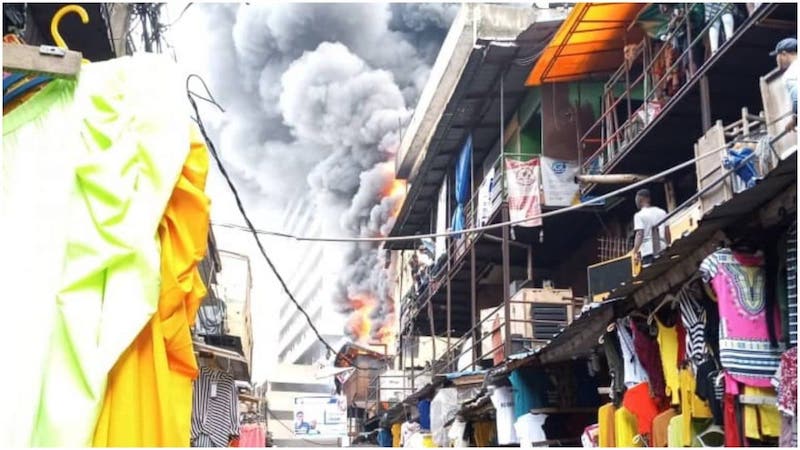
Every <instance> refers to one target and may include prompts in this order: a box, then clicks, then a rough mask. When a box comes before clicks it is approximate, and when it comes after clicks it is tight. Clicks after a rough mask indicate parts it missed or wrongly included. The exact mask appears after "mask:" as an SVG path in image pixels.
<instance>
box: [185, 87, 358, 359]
mask: <svg viewBox="0 0 800 450" xmlns="http://www.w3.org/2000/svg"><path fill="white" fill-rule="evenodd" d="M193 77H196V78H199V79H200V80H201V81H202V78H201V77H200V76H199V75H197V74H191V75H189V76H188V77H187V78H186V97H187V98H188V99H189V103H190V104H191V105H192V109H193V110H194V113H195V116H196V117H194V118H193V120H194V121H195V122H196V123H197V125H198V127H199V129H200V133H201V134H202V135H203V139H204V140H205V142H206V145H207V146H208V149H209V151H210V152H211V155H212V156H213V157H214V160H215V161H216V163H217V168H218V169H219V171H220V173H221V174H222V176H223V177H224V178H225V181H226V182H227V184H228V188H230V190H231V193H233V196H234V199H235V200H236V206H237V208H238V209H239V213H240V214H241V215H242V218H243V219H244V221H245V222H246V223H247V226H248V227H249V229H250V232H251V234H252V235H253V238H254V239H255V241H256V245H257V246H258V249H259V251H260V252H261V256H263V257H264V260H265V261H266V262H267V265H268V266H269V268H270V269H271V270H272V273H273V274H274V275H275V278H277V279H278V282H279V283H280V285H281V287H282V288H283V291H284V292H285V293H286V295H287V296H288V297H289V300H291V301H292V303H294V305H295V307H297V309H298V310H299V311H300V313H301V314H302V315H303V316H304V317H305V319H306V322H307V323H308V326H309V327H311V331H313V332H314V334H315V335H316V337H317V339H318V340H319V341H320V342H321V343H322V345H324V346H325V348H326V349H327V350H328V351H330V352H331V353H333V354H336V355H338V354H339V352H338V351H336V350H335V349H334V348H333V346H331V345H330V344H329V343H328V341H326V340H325V338H323V337H322V334H320V332H319V330H318V329H317V327H316V325H314V322H313V321H312V320H311V317H310V316H309V315H308V312H306V310H305V309H304V308H303V307H302V306H301V305H300V303H298V301H297V299H296V298H295V297H294V295H293V294H292V292H291V290H290V289H289V286H287V285H286V281H284V279H283V277H282V276H281V274H280V273H279V272H278V269H277V268H276V267H275V264H273V262H272V260H271V259H270V257H269V256H268V255H267V251H266V249H264V245H263V244H262V243H261V239H259V237H258V233H257V232H256V229H255V227H254V226H253V223H252V222H251V221H250V217H249V216H248V215H247V212H246V211H245V208H244V205H243V204H242V199H241V197H240V196H239V191H238V190H237V189H236V186H234V184H233V180H231V177H230V176H229V175H228V171H227V170H226V169H225V166H224V165H223V164H222V160H221V159H220V157H219V154H218V153H217V149H216V147H215V146H214V143H213V142H212V141H211V138H209V137H208V133H207V132H206V129H205V126H204V124H203V120H202V118H201V117H200V111H199V109H198V107H197V102H196V101H195V96H197V94H195V93H194V92H192V91H191V90H190V89H189V81H190V80H191V79H192V78H193ZM203 85H204V86H206V85H205V82H203ZM206 89H207V86H206ZM210 94H211V92H210V91H209V96H210V97H211V98H213V96H212V95H210ZM220 108H221V107H220ZM341 357H342V359H344V360H345V361H346V362H347V363H349V364H350V365H351V366H352V367H355V368H356V369H360V370H371V368H370V367H361V366H358V365H357V364H356V362H355V361H353V360H352V359H350V357H349V356H347V355H341Z"/></svg>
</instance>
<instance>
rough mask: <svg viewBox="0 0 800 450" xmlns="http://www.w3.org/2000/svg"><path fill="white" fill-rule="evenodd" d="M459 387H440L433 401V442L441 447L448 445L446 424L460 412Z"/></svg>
mask: <svg viewBox="0 0 800 450" xmlns="http://www.w3.org/2000/svg"><path fill="white" fill-rule="evenodd" d="M458 407H459V403H458V389H456V388H444V389H440V390H439V392H438V393H437V394H436V396H435V397H434V398H433V401H432V402H431V434H432V436H433V442H434V443H435V444H436V445H437V446H439V447H447V446H448V444H449V443H448V437H447V429H445V424H446V423H447V422H449V421H450V420H451V419H453V418H454V417H455V416H456V413H457V412H458Z"/></svg>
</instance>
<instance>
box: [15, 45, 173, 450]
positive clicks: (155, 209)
mask: <svg viewBox="0 0 800 450" xmlns="http://www.w3.org/2000/svg"><path fill="white" fill-rule="evenodd" d="M51 86H52V87H53V89H54V91H50V90H49V89H50V88H51ZM59 86H62V87H63V86H65V85H64V84H62V83H56V82H53V83H50V84H49V85H48V86H47V87H45V88H44V89H43V90H42V91H41V92H40V93H39V94H37V95H36V96H34V97H33V98H31V99H30V100H29V101H28V102H27V103H25V104H23V105H20V106H19V107H18V108H17V109H15V110H14V111H12V112H11V113H9V114H8V115H7V116H5V117H4V119H3V121H4V146H5V145H6V142H13V141H14V139H13V138H12V137H11V136H10V135H13V134H16V133H15V132H23V133H24V130H23V129H25V128H27V127H26V126H25V124H26V123H32V124H38V125H40V126H44V129H45V130H46V131H44V132H43V133H40V135H29V134H26V138H25V141H22V142H20V141H18V142H19V143H20V144H23V145H26V146H27V147H29V148H30V147H33V148H37V149H41V148H42V147H43V146H44V147H46V146H48V145H49V144H48V140H49V138H45V137H43V136H41V135H52V134H56V135H57V137H58V139H57V142H56V140H54V141H53V142H52V143H53V144H54V145H57V146H58V149H59V150H61V151H64V152H68V153H69V154H70V155H69V156H70V157H71V161H70V162H68V163H67V164H66V165H65V166H64V167H62V168H61V170H62V171H65V172H67V175H68V176H69V179H70V180H71V182H70V186H68V187H67V192H68V193H69V197H68V198H67V199H65V204H66V207H67V208H68V210H69V214H68V215H67V220H65V221H63V222H61V224H62V228H63V229H64V230H63V231H64V235H63V238H64V240H63V241H62V243H61V244H60V246H62V247H64V248H65V252H64V253H63V255H64V257H63V259H61V260H60V261H58V262H59V264H60V265H61V267H62V268H63V271H62V272H61V273H60V274H59V280H58V282H57V287H56V289H54V290H53V291H51V292H49V293H42V294H43V295H44V298H48V299H49V301H50V302H52V304H53V305H54V306H55V309H53V307H47V308H44V309H43V311H37V313H36V314H35V317H42V315H43V314H45V315H49V314H51V313H52V314H54V316H51V317H52V319H53V322H50V320H51V317H45V318H43V323H44V324H45V325H46V326H47V327H48V329H41V328H40V332H43V333H45V334H47V335H48V339H49V343H48V344H47V347H48V348H47V350H46V351H45V352H44V353H45V354H46V355H47V356H46V359H45V363H44V367H43V369H42V373H43V375H42V376H36V377H33V378H32V380H37V379H38V380H41V384H40V385H39V386H37V387H36V389H37V390H39V391H40V392H41V397H40V396H38V395H36V396H33V397H32V398H33V399H34V400H33V402H34V403H33V404H34V405H36V406H35V407H36V408H37V413H36V416H35V419H34V425H33V428H32V433H31V436H30V442H29V445H33V446H76V447H84V446H88V445H91V443H92V434H93V432H94V428H95V425H96V423H97V418H98V416H99V414H100V408H101V404H102V401H103V398H104V395H105V389H106V382H107V376H108V373H109V371H110V370H111V368H112V367H113V365H114V364H115V363H116V361H117V359H118V358H119V357H120V355H122V353H123V352H124V351H125V349H126V348H127V347H128V346H129V345H130V344H131V342H133V340H134V338H135V337H136V335H137V334H138V333H139V332H140V331H141V329H142V328H143V326H144V325H145V324H146V323H147V322H148V321H149V320H150V318H151V317H152V315H153V313H154V312H155V310H156V306H157V303H158V297H159V292H158V290H159V289H158V284H159V245H158V240H157V238H156V235H157V227H158V223H159V222H160V220H161V216H162V214H163V211H164V208H165V206H166V204H167V201H168V199H169V197H170V195H171V193H172V188H173V186H174V185H175V182H176V180H177V179H178V176H179V174H180V168H181V167H182V166H183V163H184V161H185V160H186V155H187V154H188V151H189V146H188V142H189V138H188V129H187V128H186V119H185V118H186V115H187V114H188V110H187V109H186V102H185V97H184V95H183V92H184V89H183V87H182V80H181V79H180V77H179V75H178V72H177V70H176V66H175V64H174V62H172V61H171V60H169V59H168V58H166V57H161V56H156V55H139V56H137V57H132V58H131V57H127V58H119V59H115V60H111V61H106V62H102V63H95V64H90V65H87V66H84V68H83V69H82V72H81V76H80V77H79V81H78V82H77V84H72V85H69V84H67V85H66V86H72V88H68V90H72V91H73V94H72V97H71V102H69V103H68V104H64V103H62V100H61V99H62V98H63V96H62V95H70V94H69V93H68V92H67V91H65V90H64V89H63V88H59ZM53 93H54V94H55V95H52V94H53ZM156 103H157V104H159V108H155V109H154V108H152V105H153V104H156ZM54 107H55V108H59V109H60V111H59V114H58V115H57V116H52V115H49V114H46V113H47V112H48V111H52V108H54ZM41 120H46V121H47V123H44V122H41ZM56 122H57V124H56ZM28 129H30V128H28ZM55 130H58V131H55ZM19 136H21V135H19ZM45 152H46V150H45ZM37 156H38V157H39V158H41V154H39V155H37ZM48 184H49V183H48ZM51 220H52V219H51ZM52 223H53V222H52V221H51V224H52ZM48 232H49V231H48ZM25 235H27V233H26V234H23V236H25ZM17 238H18V239H19V236H17ZM37 238H38V237H37ZM23 240H24V239H23ZM57 245H59V244H57ZM26 251H28V252H30V251H31V250H30V249H27V250H26ZM37 256H38V257H41V255H37ZM50 323H52V326H51V325H50ZM40 326H41V324H40ZM30 382H31V381H30V380H26V381H25V383H30ZM31 401H32V400H31V398H27V399H25V402H28V403H30V402H31ZM23 410H24V408H23ZM26 428H28V429H31V428H30V426H28V427H26Z"/></svg>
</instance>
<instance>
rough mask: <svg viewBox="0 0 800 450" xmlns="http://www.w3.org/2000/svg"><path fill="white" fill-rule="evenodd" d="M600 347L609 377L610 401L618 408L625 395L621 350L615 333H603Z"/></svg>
mask: <svg viewBox="0 0 800 450" xmlns="http://www.w3.org/2000/svg"><path fill="white" fill-rule="evenodd" d="M602 345H603V353H604V354H605V357H606V361H608V371H609V375H610V376H611V394H610V396H611V400H612V401H613V402H614V405H616V406H620V405H621V404H622V396H623V394H624V393H625V364H624V362H623V361H622V350H621V349H620V348H619V341H618V340H617V337H616V336H615V333H605V335H603V344H602Z"/></svg>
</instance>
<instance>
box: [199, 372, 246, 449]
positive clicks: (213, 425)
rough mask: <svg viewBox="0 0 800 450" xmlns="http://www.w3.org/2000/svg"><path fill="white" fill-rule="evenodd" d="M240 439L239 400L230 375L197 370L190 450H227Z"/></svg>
mask: <svg viewBox="0 0 800 450" xmlns="http://www.w3.org/2000/svg"><path fill="white" fill-rule="evenodd" d="M235 436H239V398H238V395H237V390H236V384H235V382H234V380H233V377H232V376H230V375H229V374H227V373H225V372H223V371H221V370H217V369H211V368H208V367H203V368H201V369H200V376H198V377H197V380H195V382H194V390H193V392H192V446H193V447H227V446H228V443H229V442H230V439H231V437H235Z"/></svg>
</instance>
